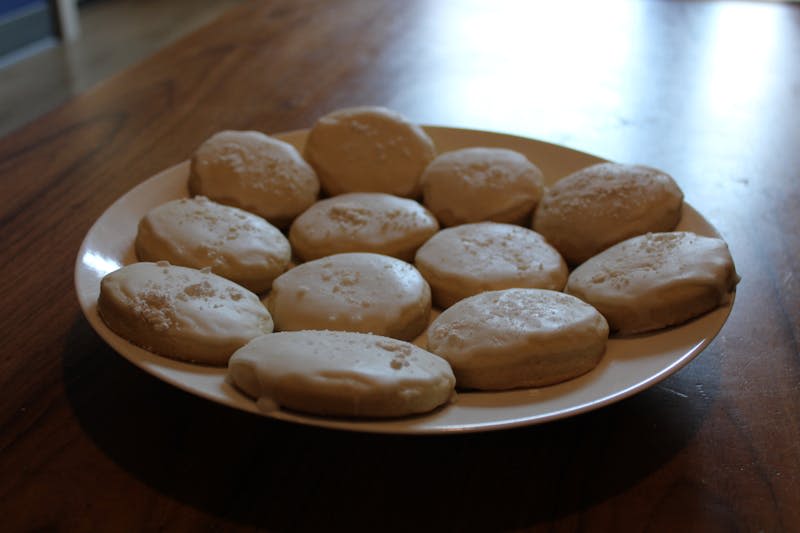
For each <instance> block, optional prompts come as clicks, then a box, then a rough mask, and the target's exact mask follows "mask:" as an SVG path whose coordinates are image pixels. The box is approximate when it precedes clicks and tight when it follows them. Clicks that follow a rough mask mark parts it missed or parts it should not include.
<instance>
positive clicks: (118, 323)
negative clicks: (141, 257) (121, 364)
mask: <svg viewBox="0 0 800 533" xmlns="http://www.w3.org/2000/svg"><path fill="white" fill-rule="evenodd" d="M97 311H98V313H99V314H100V317H101V318H102V319H103V322H105V323H106V325H107V326H108V327H109V328H110V329H111V330H112V331H113V332H114V333H116V334H118V335H119V336H121V337H124V338H125V339H127V340H129V341H130V342H132V343H134V344H137V345H139V346H141V347H143V348H145V349H146V350H150V351H152V352H154V353H157V354H161V355H165V356H167V357H172V358H174V359H182V360H184V361H191V362H196V363H206V364H210V365H223V366H224V365H225V364H226V363H227V362H228V358H230V356H231V354H233V352H234V351H235V350H237V349H238V348H240V347H241V346H243V345H244V344H246V343H247V342H249V341H250V340H251V339H253V338H255V337H258V336H259V335H263V334H265V333H271V332H272V318H271V317H270V315H269V312H267V309H266V308H265V307H264V305H263V304H262V303H261V301H260V300H259V299H258V296H256V295H255V294H253V293H252V292H250V291H248V290H246V289H244V288H243V287H241V286H239V285H237V284H236V283H233V282H232V281H229V280H227V279H225V278H222V277H220V276H217V275H216V274H212V273H210V272H205V271H201V270H195V269H193V268H186V267H181V266H173V265H170V264H169V263H167V262H166V261H162V262H159V263H134V264H132V265H128V266H125V267H122V268H120V269H119V270H116V271H114V272H112V273H110V274H108V275H106V276H105V277H104V278H103V279H102V281H101V283H100V297H99V299H98V301H97Z"/></svg>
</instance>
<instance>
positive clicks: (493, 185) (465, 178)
mask: <svg viewBox="0 0 800 533" xmlns="http://www.w3.org/2000/svg"><path fill="white" fill-rule="evenodd" d="M421 180H422V194H423V199H424V203H425V206H426V207H428V209H430V210H431V212H433V214H434V215H435V216H436V218H438V219H439V221H440V222H441V223H442V225H444V226H455V225H458V224H467V223H470V222H481V221H484V220H491V221H493V222H508V223H512V224H525V225H526V226H527V225H528V224H529V223H530V216H531V212H532V211H533V208H534V207H536V204H537V203H538V202H539V199H540V198H541V197H542V193H543V191H544V178H543V177H542V172H541V171H540V170H539V168H538V167H537V166H536V165H534V164H533V163H531V162H530V161H528V159H527V158H526V157H525V156H524V155H522V154H520V153H519V152H515V151H513V150H507V149H505V148H483V147H474V148H463V149H461V150H454V151H452V152H446V153H443V154H439V155H438V156H437V157H436V159H434V160H433V161H432V162H431V163H430V164H429V165H428V166H427V168H426V169H425V171H424V172H423V173H422V178H421Z"/></svg>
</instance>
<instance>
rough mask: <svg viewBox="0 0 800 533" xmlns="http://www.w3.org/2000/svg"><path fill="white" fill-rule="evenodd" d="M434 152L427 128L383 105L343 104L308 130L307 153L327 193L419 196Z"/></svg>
mask: <svg viewBox="0 0 800 533" xmlns="http://www.w3.org/2000/svg"><path fill="white" fill-rule="evenodd" d="M435 155H436V149H435V147H434V145H433V141H432V140H431V138H430V137H429V136H428V134H427V133H425V131H424V130H423V129H422V128H420V127H419V126H417V125H416V124H412V123H411V122H409V121H408V120H407V119H406V118H405V117H403V116H402V115H400V114H399V113H396V112H394V111H391V110H389V109H385V108H383V107H353V108H347V109H340V110H338V111H334V112H332V113H330V114H328V115H325V116H323V117H321V118H320V119H319V120H317V122H316V123H315V124H314V126H313V127H312V128H311V131H310V132H309V135H308V139H307V140H306V146H305V156H306V158H307V159H308V161H309V163H311V165H312V166H313V167H314V169H315V170H316V171H317V175H318V176H319V180H320V183H321V184H322V188H323V190H324V191H325V192H327V193H328V194H329V195H331V196H333V195H336V194H342V193H346V192H385V193H389V194H394V195H397V196H405V197H408V198H416V197H417V196H419V193H420V183H419V178H420V175H421V174H422V171H423V170H424V169H425V167H426V166H427V165H428V163H430V161H431V160H432V159H433V158H434V156H435Z"/></svg>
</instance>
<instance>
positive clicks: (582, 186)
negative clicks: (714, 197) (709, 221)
mask: <svg viewBox="0 0 800 533" xmlns="http://www.w3.org/2000/svg"><path fill="white" fill-rule="evenodd" d="M682 205H683V193H682V192H681V190H680V189H679V188H678V185H677V184H676V183H675V181H674V180H673V179H672V178H671V177H670V176H669V175H668V174H665V173H664V172H661V171H660V170H656V169H653V168H649V167H644V166H640V165H623V164H619V163H600V164H597V165H592V166H590V167H587V168H584V169H582V170H579V171H577V172H575V173H573V174H570V175H569V176H566V177H564V178H562V179H561V180H559V181H557V182H556V183H555V185H553V186H552V187H550V188H549V189H547V191H546V192H545V194H544V196H543V197H542V201H541V202H540V203H539V206H538V207H537V208H536V212H535V213H534V217H533V229H534V230H536V231H537V232H539V233H541V234H542V235H544V237H545V238H546V239H547V241H548V242H549V243H551V244H552V245H553V246H555V247H556V249H557V250H558V251H559V252H561V255H563V256H564V259H566V261H567V263H569V264H571V265H577V264H580V263H582V262H584V261H586V260H587V259H589V258H590V257H592V256H593V255H595V254H597V253H599V252H601V251H603V250H605V249H606V248H608V247H609V246H611V245H613V244H616V243H618V242H620V241H623V240H625V239H627V238H629V237H634V236H636V235H642V234H644V233H647V232H655V231H671V230H673V229H675V227H676V226H677V224H678V222H679V221H680V219H681V210H682Z"/></svg>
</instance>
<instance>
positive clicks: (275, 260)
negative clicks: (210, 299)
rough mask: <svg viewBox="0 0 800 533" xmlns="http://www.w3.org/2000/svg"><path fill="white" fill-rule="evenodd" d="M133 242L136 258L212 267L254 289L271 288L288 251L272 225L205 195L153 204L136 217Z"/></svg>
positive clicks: (282, 238) (286, 245)
mask: <svg viewBox="0 0 800 533" xmlns="http://www.w3.org/2000/svg"><path fill="white" fill-rule="evenodd" d="M134 244H135V248H136V256H137V257H138V258H139V260H140V261H169V262H170V263H171V264H173V265H180V266H187V267H192V268H197V269H201V268H205V267H210V268H211V271H212V272H214V273H215V274H217V275H220V276H222V277H224V278H228V279H229V280H231V281H235V282H236V283H238V284H240V285H242V286H243V287H246V288H247V289H249V290H251V291H253V292H263V291H266V290H267V289H269V288H270V286H271V285H272V280H273V279H275V278H276V277H278V276H279V275H280V274H282V273H283V272H284V271H285V270H286V268H287V267H288V266H289V261H290V259H291V255H292V250H291V247H290V245H289V241H288V240H287V239H286V237H284V235H283V233H281V232H280V230H278V229H277V228H276V227H275V226H273V225H272V224H270V223H269V222H267V221H266V220H264V219H263V218H261V217H259V216H256V215H254V214H252V213H249V212H247V211H244V210H242V209H238V208H236V207H230V206H227V205H222V204H218V203H216V202H212V201H211V200H209V199H208V198H206V197H204V196H196V197H194V198H182V199H180V200H173V201H171V202H167V203H165V204H162V205H159V206H157V207H155V208H153V209H151V210H150V211H149V212H148V213H147V214H146V215H145V216H144V217H143V218H142V219H141V220H140V221H139V227H138V231H137V233H136V240H135V243H134Z"/></svg>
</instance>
